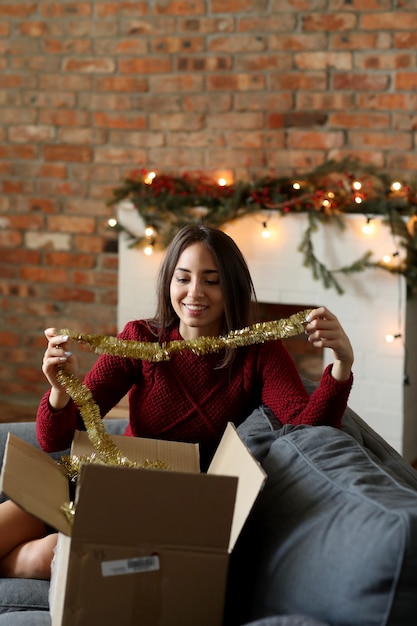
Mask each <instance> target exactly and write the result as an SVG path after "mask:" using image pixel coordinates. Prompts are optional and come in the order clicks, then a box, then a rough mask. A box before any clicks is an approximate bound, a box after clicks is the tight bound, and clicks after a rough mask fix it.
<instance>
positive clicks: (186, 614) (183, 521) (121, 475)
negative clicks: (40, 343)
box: [0, 424, 265, 626]
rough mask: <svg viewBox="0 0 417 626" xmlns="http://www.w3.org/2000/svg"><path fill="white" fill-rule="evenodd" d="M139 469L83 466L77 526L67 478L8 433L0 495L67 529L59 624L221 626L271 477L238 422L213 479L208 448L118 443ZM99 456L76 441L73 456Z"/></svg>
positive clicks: (54, 593) (82, 438) (57, 575)
mask: <svg viewBox="0 0 417 626" xmlns="http://www.w3.org/2000/svg"><path fill="white" fill-rule="evenodd" d="M112 439H113V441H114V442H115V443H116V444H117V446H118V447H119V449H121V451H122V452H123V453H124V454H126V456H127V457H128V458H130V459H131V460H133V461H137V462H141V463H142V462H143V461H144V459H149V460H160V461H163V462H165V463H166V464H168V465H169V467H170V470H169V471H165V470H154V469H138V468H127V467H115V466H110V465H95V464H91V463H86V464H83V465H82V467H81V471H80V477H79V480H78V483H77V488H76V497H75V515H74V518H73V523H72V524H71V523H70V522H69V521H68V519H67V517H66V516H65V515H64V513H63V512H62V509H61V507H62V505H64V504H65V503H68V502H69V485H68V480H67V478H66V477H65V476H64V474H63V473H62V471H61V469H60V468H59V467H58V464H57V463H56V462H55V461H53V460H52V459H51V458H50V457H49V456H48V455H47V454H45V453H44V452H41V451H40V450H38V449H37V448H35V447H33V446H31V445H30V444H28V443H26V442H24V441H22V440H21V439H19V438H17V437H15V436H14V435H12V434H9V438H8V443H7V448H6V452H5V457H4V462H3V469H2V474H1V479H0V488H1V491H2V492H3V493H4V494H5V495H6V496H8V497H9V498H11V499H12V500H14V501H15V502H16V503H17V504H19V505H20V506H22V507H23V508H24V509H26V510H27V511H29V512H30V513H32V514H33V515H35V516H36V517H39V518H41V519H42V520H43V521H44V522H46V523H47V524H49V525H50V526H52V527H53V528H55V529H56V530H57V531H59V541H58V549H57V551H56V555H55V559H54V563H53V570H52V579H51V593H50V604H51V616H52V626H91V624H100V625H101V626H107V625H109V626H114V624H121V625H126V626H127V625H130V624H135V625H138V626H139V625H142V626H156V625H158V626H173V625H174V624H181V626H188V625H189V626H196V624H198V625H199V626H221V624H222V623H223V611H224V600H225V592H226V583H227V571H228V561H229V555H230V552H231V551H232V550H233V546H234V544H235V542H236V540H237V538H238V536H239V533H240V531H241V529H242V527H243V524H244V523H245V521H246V518H247V516H248V514H249V512H250V510H251V508H252V506H253V504H254V502H255V500H256V498H257V495H258V493H259V492H260V490H261V489H262V486H263V484H264V481H265V473H264V471H263V470H262V468H261V467H260V465H259V464H258V463H257V461H256V460H255V459H254V458H253V456H252V455H251V453H250V452H249V450H248V449H247V448H246V446H245V445H244V444H243V442H242V441H241V439H240V438H239V436H238V434H237V432H236V429H235V428H234V426H233V425H232V424H228V426H227V428H226V430H225V433H224V436H223V438H222V440H221V442H220V444H219V447H218V449H217V452H216V454H215V456H214V458H213V461H212V463H211V465H210V468H209V470H208V472H207V474H201V473H200V471H199V458H198V446H197V445H194V444H185V443H177V442H168V441H160V440H152V439H141V438H136V437H123V436H113V437H112ZM91 452H92V448H91V444H90V441H89V439H88V437H87V435H86V433H82V432H77V433H76V436H75V438H74V443H73V453H74V454H78V455H82V454H90V453H91Z"/></svg>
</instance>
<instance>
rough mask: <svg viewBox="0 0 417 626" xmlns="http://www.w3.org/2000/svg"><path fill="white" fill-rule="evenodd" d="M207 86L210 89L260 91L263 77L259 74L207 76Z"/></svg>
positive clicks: (263, 80) (262, 87)
mask: <svg viewBox="0 0 417 626" xmlns="http://www.w3.org/2000/svg"><path fill="white" fill-rule="evenodd" d="M208 87H209V89H212V90H218V89H220V90H227V91H249V90H256V91H260V90H263V89H265V77H264V76H262V75H260V74H238V75H236V74H235V75H224V76H221V75H219V76H216V75H214V76H209V79H208Z"/></svg>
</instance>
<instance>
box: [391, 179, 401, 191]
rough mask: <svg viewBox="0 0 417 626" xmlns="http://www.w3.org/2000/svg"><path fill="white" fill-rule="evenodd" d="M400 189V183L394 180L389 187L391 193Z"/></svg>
mask: <svg viewBox="0 0 417 626" xmlns="http://www.w3.org/2000/svg"><path fill="white" fill-rule="evenodd" d="M400 189H402V184H401V183H400V181H398V180H396V181H394V182H393V183H392V185H391V191H400Z"/></svg>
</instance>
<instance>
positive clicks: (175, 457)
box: [71, 430, 200, 473]
mask: <svg viewBox="0 0 417 626" xmlns="http://www.w3.org/2000/svg"><path fill="white" fill-rule="evenodd" d="M110 438H111V439H112V441H113V442H114V443H115V444H116V445H117V447H118V448H119V450H120V451H121V452H122V454H124V455H125V456H126V457H127V458H128V459H130V460H131V461H135V462H137V463H143V462H144V461H146V460H148V461H163V462H164V463H166V465H167V466H168V468H169V469H171V470H174V471H176V472H192V473H195V472H199V471H200V459H199V448H198V444H194V443H181V442H178V441H163V440H161V439H147V438H144V437H126V436H124V435H110ZM71 451H72V453H73V454H77V455H79V456H81V455H86V456H89V455H90V454H92V453H93V452H94V448H93V446H92V443H91V441H90V439H89V437H88V435H87V433H86V432H85V431H79V430H78V431H76V433H75V436H74V440H73V444H72V448H71Z"/></svg>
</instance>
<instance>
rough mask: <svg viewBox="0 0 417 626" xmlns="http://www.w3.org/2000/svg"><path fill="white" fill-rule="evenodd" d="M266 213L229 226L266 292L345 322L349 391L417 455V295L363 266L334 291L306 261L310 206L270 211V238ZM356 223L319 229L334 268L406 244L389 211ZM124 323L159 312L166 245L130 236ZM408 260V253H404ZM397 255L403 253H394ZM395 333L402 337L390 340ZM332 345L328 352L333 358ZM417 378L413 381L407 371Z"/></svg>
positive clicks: (130, 218)
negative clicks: (397, 236) (149, 249)
mask: <svg viewBox="0 0 417 626" xmlns="http://www.w3.org/2000/svg"><path fill="white" fill-rule="evenodd" d="M119 218H120V221H121V222H122V223H124V224H126V226H128V227H129V228H130V229H131V230H132V231H134V232H136V233H142V232H143V224H142V222H141V220H140V218H139V217H138V215H137V213H136V211H132V210H130V211H129V210H123V209H121V210H120V213H119ZM264 219H265V218H264V217H262V216H255V215H254V216H248V217H245V218H242V219H239V220H236V221H235V222H233V223H230V224H228V225H227V228H225V230H226V232H227V233H228V234H229V235H230V236H231V237H233V239H234V240H235V241H236V243H237V244H238V245H239V247H240V248H241V250H242V252H243V254H244V256H245V258H246V260H247V262H248V265H249V268H250V270H251V273H252V278H253V281H254V285H255V289H256V293H257V297H258V300H259V301H261V302H267V303H268V302H269V303H281V304H291V305H294V304H297V305H300V309H302V308H305V306H308V305H311V304H316V305H317V306H319V305H325V306H327V307H328V308H329V309H330V310H332V311H333V312H334V313H335V314H336V315H337V316H338V317H339V319H340V321H341V322H342V324H343V326H344V328H345V330H346V332H347V334H348V335H349V337H350V339H351V342H352V345H353V348H354V352H355V363H354V368H353V369H354V377H355V380H354V385H353V389H352V392H351V395H350V399H349V405H350V407H351V408H352V409H353V410H355V411H356V412H357V413H358V414H359V415H360V416H361V417H362V418H363V419H364V420H365V421H366V422H367V423H368V424H369V425H370V426H371V427H372V428H374V429H375V430H376V431H377V432H378V433H379V434H380V435H382V436H383V437H384V439H386V440H387V441H388V442H389V443H390V444H391V445H392V446H393V447H394V448H395V449H396V450H397V451H398V452H400V453H401V454H403V456H404V457H405V458H406V459H407V460H409V461H414V460H415V459H416V458H417V410H416V406H417V404H416V403H417V392H416V385H417V380H416V376H417V372H416V363H415V361H416V352H417V351H416V341H417V337H416V331H415V329H414V326H415V324H414V323H413V316H414V319H415V311H416V302H414V301H411V302H407V300H406V293H405V281H404V279H403V278H400V277H399V276H398V275H396V274H391V273H388V272H386V271H384V270H381V269H367V270H365V271H364V272H361V273H358V274H337V278H338V281H339V283H340V285H341V286H342V288H343V290H344V291H345V293H344V294H343V295H339V294H338V293H337V292H336V291H335V290H334V289H333V288H330V289H326V288H325V287H324V286H323V283H322V281H320V280H314V279H313V276H312V272H311V269H310V268H309V267H303V264H302V261H303V258H302V255H301V254H300V252H299V251H298V246H299V244H300V242H301V239H302V236H303V233H304V231H305V229H306V227H307V217H306V216H305V215H303V214H299V215H293V214H292V215H288V216H285V217H282V216H279V215H278V214H273V215H271V216H269V217H268V229H269V231H270V235H271V236H270V237H269V238H268V239H264V238H263V237H262V222H263V221H264ZM345 223H346V229H345V230H340V229H339V227H338V226H337V225H336V224H334V225H326V226H324V227H320V228H319V230H318V231H317V232H316V233H315V234H314V235H313V243H314V248H315V252H316V255H317V257H318V258H319V259H320V260H321V261H322V262H323V263H324V264H325V266H326V267H327V268H329V269H336V268H340V267H346V266H348V265H349V264H350V263H352V262H353V261H354V260H356V259H358V258H359V257H361V256H362V255H363V254H364V253H365V252H366V251H367V250H371V251H372V252H373V260H375V261H377V260H379V259H381V258H382V257H383V255H385V254H387V253H389V254H392V253H393V252H396V251H397V249H398V250H400V253H402V252H401V248H399V247H398V242H395V241H394V240H393V236H392V234H391V231H390V229H389V228H388V227H387V226H386V225H384V224H383V223H382V221H381V220H380V219H373V220H372V221H371V223H370V226H371V232H370V233H369V234H367V235H364V234H363V232H362V227H363V225H364V223H365V218H364V217H363V216H362V215H347V216H346V217H345ZM119 247H120V253H119V254H120V259H119V301H118V325H119V328H122V327H123V325H124V324H125V323H126V322H127V321H129V320H131V319H137V318H141V317H150V316H152V315H153V313H154V309H155V277H156V274H157V271H158V268H159V265H160V262H161V259H162V255H163V252H160V251H155V252H154V253H153V254H152V255H151V256H146V255H145V254H144V253H143V250H142V249H139V248H131V247H129V244H128V241H127V239H126V236H125V235H124V234H123V233H122V234H121V235H120V246H119ZM397 258H398V257H397ZM394 262H395V261H394ZM387 334H392V335H393V336H396V335H400V337H396V338H395V339H394V341H392V342H391V343H387V341H386V339H385V337H386V335H387ZM330 360H331V353H329V352H328V351H326V350H325V351H324V366H325V365H327V363H328V362H329V361H330ZM405 374H407V376H408V383H409V384H408V385H406V386H405V385H404V375H405Z"/></svg>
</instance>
